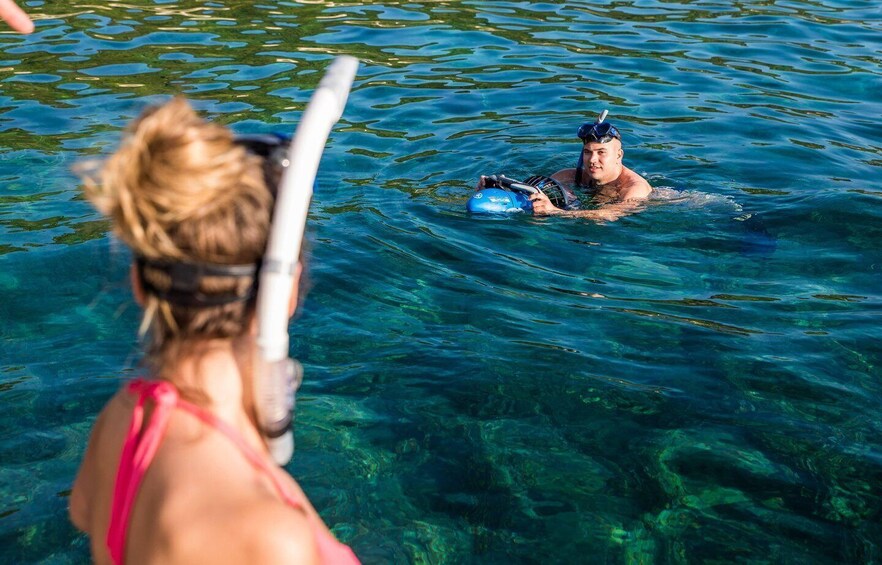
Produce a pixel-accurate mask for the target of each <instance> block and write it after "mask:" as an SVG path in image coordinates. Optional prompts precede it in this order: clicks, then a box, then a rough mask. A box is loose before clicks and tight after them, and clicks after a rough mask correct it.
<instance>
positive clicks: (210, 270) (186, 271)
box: [135, 256, 260, 307]
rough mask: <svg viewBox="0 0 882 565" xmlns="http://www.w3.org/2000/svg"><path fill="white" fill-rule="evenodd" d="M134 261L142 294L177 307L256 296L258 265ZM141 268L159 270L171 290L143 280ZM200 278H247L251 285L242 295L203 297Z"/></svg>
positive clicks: (206, 304) (228, 293) (242, 299)
mask: <svg viewBox="0 0 882 565" xmlns="http://www.w3.org/2000/svg"><path fill="white" fill-rule="evenodd" d="M135 262H136V266H137V269H138V278H139V279H140V281H141V284H142V285H143V287H144V290H145V292H147V293H149V294H152V295H154V296H156V297H157V298H160V299H162V300H167V301H168V302H170V303H172V304H175V305H177V306H195V307H204V306H221V305H223V304H232V303H234V302H243V301H245V300H250V299H251V298H253V297H254V296H256V293H257V273H258V271H259V269H260V265H259V264H251V265H215V264H211V263H185V262H171V261H154V260H151V259H147V258H145V257H140V256H139V257H137V258H136V259H135ZM145 267H150V268H151V269H158V270H160V271H163V272H164V273H165V274H166V275H167V276H168V277H169V278H170V279H171V287H170V288H168V289H167V290H162V289H159V288H156V286H154V285H153V284H151V283H150V282H149V281H147V280H146V278H145V277H144V269H145ZM203 277H250V278H251V279H253V281H254V282H253V283H252V284H251V286H249V287H248V290H247V291H245V293H244V294H238V293H236V292H224V293H219V294H204V293H202V292H199V284H200V282H201V281H202V278H203Z"/></svg>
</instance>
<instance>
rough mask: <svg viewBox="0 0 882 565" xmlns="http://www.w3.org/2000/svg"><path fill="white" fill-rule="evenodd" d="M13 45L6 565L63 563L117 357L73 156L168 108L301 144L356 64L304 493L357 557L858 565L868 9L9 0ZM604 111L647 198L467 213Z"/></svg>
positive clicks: (128, 343)
mask: <svg viewBox="0 0 882 565" xmlns="http://www.w3.org/2000/svg"><path fill="white" fill-rule="evenodd" d="M26 7H27V9H28V10H29V12H30V13H31V14H32V15H34V16H35V19H36V24H37V29H36V32H35V33H34V34H33V35H31V36H27V37H22V36H18V35H15V34H12V33H11V32H7V33H2V34H0V50H2V55H0V88H2V89H0V291H2V292H0V320H2V323H0V336H2V339H0V422H2V426H0V429H2V430H4V432H3V433H2V435H0V547H2V549H0V561H2V562H7V561H8V562H11V563H26V562H63V563H66V562H86V561H88V555H89V553H88V551H89V550H88V542H87V540H86V539H85V538H84V537H83V536H81V535H79V534H77V533H76V532H75V531H74V530H73V527H72V526H71V525H70V524H69V523H68V522H67V519H66V514H65V512H66V506H67V496H68V495H69V492H70V483H71V480H72V478H73V473H74V471H75V469H76V466H77V464H78V462H79V460H80V458H81V457H82V451H83V449H84V447H85V443H86V440H87V437H88V433H89V429H90V427H91V424H92V422H93V421H94V418H95V416H96V414H97V413H98V411H99V410H100V408H101V406H102V405H103V403H104V401H105V400H106V399H107V398H108V397H109V395H110V394H112V392H113V391H114V390H115V389H116V388H117V387H118V386H119V383H120V382H121V380H123V379H125V378H128V377H129V376H131V375H132V374H134V373H136V372H138V371H139V370H140V369H138V359H139V354H138V344H137V340H136V337H135V329H136V326H137V315H138V313H137V311H136V309H135V307H134V306H133V305H132V304H131V296H130V293H129V291H128V289H127V268H128V267H127V266H128V261H129V260H130V258H129V255H128V252H127V251H126V250H125V249H124V248H123V247H122V246H121V245H120V244H119V243H118V242H115V241H114V240H112V239H111V238H110V237H109V234H108V230H109V225H108V224H107V222H106V221H104V220H103V219H102V218H100V217H99V216H98V215H97V214H96V213H95V212H94V211H93V210H92V209H91V208H90V207H89V206H88V204H87V203H86V202H85V201H84V200H83V199H82V197H81V196H80V193H79V191H78V187H77V181H76V178H75V176H74V174H73V173H72V172H71V167H72V166H73V165H74V164H75V163H78V162H82V161H84V160H86V159H89V158H93V157H95V156H100V155H102V154H106V153H107V152H108V151H110V150H111V148H112V147H114V146H115V144H116V143H117V141H118V139H119V131H120V128H121V127H123V126H124V125H125V124H126V123H127V122H128V121H129V120H130V119H132V118H133V117H134V116H136V115H137V114H138V113H139V112H140V110H141V109H142V108H144V107H145V106H146V105H148V104H150V103H154V102H158V101H161V100H164V99H166V97H167V96H169V95H172V94H184V95H186V96H188V97H189V98H190V99H192V100H193V101H194V104H195V106H196V107H197V108H198V109H199V110H200V111H203V112H205V113H206V114H207V115H209V116H211V117H212V119H214V120H216V121H218V122H220V123H223V124H228V125H230V126H231V127H232V128H233V129H234V130H236V131H240V132H246V131H247V132H267V131H290V130H291V128H292V125H293V124H294V123H296V121H297V119H298V117H299V116H300V113H301V111H302V110H303V108H304V105H305V103H306V101H307V99H308V96H309V94H310V93H311V91H312V89H313V88H314V87H315V84H316V82H317V80H318V78H319V77H320V76H321V72H322V71H323V69H324V68H325V67H326V65H327V64H328V62H329V61H330V58H331V57H332V56H333V55H336V54H341V53H346V54H350V55H354V56H356V57H358V58H359V59H361V60H362V67H361V69H360V71H359V75H358V77H357V80H356V84H355V86H354V89H353V92H352V95H351V97H350V100H349V105H348V106H347V109H346V112H345V114H344V116H343V119H342V120H341V122H340V124H339V125H338V126H337V128H336V129H335V131H334V132H333V133H332V135H331V139H330V143H329V146H328V149H327V151H326V153H325V158H324V161H323V165H322V170H321V171H320V173H319V178H318V188H317V190H316V196H315V200H314V202H313V207H312V213H311V226H310V230H311V232H310V237H311V239H312V250H313V251H312V255H313V257H312V261H311V273H310V278H311V280H312V284H313V287H312V290H311V293H310V295H309V296H308V299H307V302H306V304H305V309H304V312H303V314H302V316H301V317H300V318H299V319H298V320H297V321H296V322H295V325H294V327H293V329H294V334H293V341H292V351H293V354H294V355H296V356H297V357H298V358H299V359H300V360H301V361H302V362H303V364H304V366H305V367H306V371H307V373H306V381H305V383H304V387H303V394H302V395H301V397H302V401H301V404H300V407H299V409H298V410H299V411H298V421H297V428H296V437H297V446H298V447H297V456H296V458H295V459H294V461H293V462H292V463H291V464H290V465H289V466H288V470H289V471H290V472H291V473H292V474H293V475H294V476H295V477H297V478H298V480H299V481H300V482H301V484H302V485H303V487H304V490H305V491H306V492H307V493H308V494H309V496H310V498H311V499H312V500H313V502H314V504H315V506H316V507H317V508H318V509H319V511H320V512H321V514H322V516H323V518H324V519H325V520H326V521H327V523H328V524H329V526H330V527H331V528H332V529H333V531H334V532H335V534H336V535H337V536H338V537H339V538H340V539H342V540H343V541H345V542H346V543H349V544H351V545H352V547H353V548H354V550H355V551H356V553H357V554H358V555H359V556H360V557H361V558H362V559H363V561H364V562H366V563H405V562H408V563H510V562H533V561H542V562H545V561H550V562H585V560H586V559H588V560H589V561H591V562H610V563H622V562H627V563H687V562H696V563H702V562H709V561H710V562H719V561H724V562H730V561H738V562H741V561H743V562H750V563H842V562H847V563H871V562H877V561H879V560H880V558H882V542H880V540H882V520H880V516H879V511H878V508H879V504H878V501H879V499H880V497H882V487H880V485H882V442H880V439H879V438H880V437H882V413H880V408H879V402H878V399H879V398H880V397H882V384H880V383H882V381H880V379H879V376H880V369H879V365H880V348H879V347H878V345H877V342H878V340H879V338H880V337H882V333H880V330H879V323H878V322H879V316H880V312H882V295H880V292H879V289H880V288H882V287H880V284H879V281H880V275H882V253H880V250H882V248H880V246H879V241H880V238H882V229H880V226H882V207H880V203H882V200H880V198H882V183H880V167H882V128H880V127H879V124H878V116H879V115H882V104H880V103H879V101H878V93H879V92H882V73H880V71H879V69H880V64H882V41H880V39H879V38H880V37H882V34H880V32H882V20H880V19H879V10H878V7H877V6H875V5H872V3H866V2H856V1H846V0H812V1H810V2H787V1H775V2H758V1H751V0H747V1H739V2H735V3H726V2H718V1H715V0H702V1H696V2H668V1H659V0H653V1H648V2H635V1H626V2H619V3H615V4H609V5H606V4H598V3H591V2H568V3H562V4H555V3H528V2H449V1H440V2H407V3H398V2H393V3H385V4H370V3H367V4H364V3H355V2H333V3H320V2H269V3H256V4H255V3H251V2H243V1H238V0H237V1H232V2H226V3H223V4H221V3H215V2H175V1H174V0H172V1H162V2H155V3H148V4H143V5H139V4H119V3H110V4H107V5H100V6H99V5H91V4H90V5H86V4H76V3H69V2H62V3H31V4H29V5H27V6H26ZM604 108H608V109H609V110H610V115H609V118H608V119H609V120H610V121H612V122H613V123H615V124H616V125H617V126H618V127H619V128H620V129H621V131H622V134H623V138H624V144H625V151H626V154H625V162H626V164H627V165H628V166H630V167H631V168H633V169H634V170H635V171H637V172H639V173H641V174H643V175H645V176H646V177H647V178H648V179H649V180H650V181H651V182H652V183H653V185H655V186H656V187H658V188H659V190H657V191H656V193H655V194H654V196H653V198H652V199H651V200H650V201H649V202H648V203H647V205H646V206H645V209H643V211H641V212H639V213H637V214H634V215H632V216H629V217H626V218H624V219H622V220H620V221H618V222H615V223H609V224H596V223H592V222H588V221H583V220H573V219H562V218H553V219H548V218H537V217H532V216H530V215H528V214H521V215H517V216H511V217H492V218H476V217H471V216H468V215H467V214H466V213H465V202H466V200H467V199H468V197H469V196H470V194H471V193H472V190H473V187H474V185H475V182H476V180H477V178H478V176H479V175H482V174H493V173H504V174H507V175H508V176H511V177H513V178H524V177H526V176H529V175H532V174H550V173H553V172H554V171H556V170H559V169H562V168H566V167H572V166H574V164H575V161H576V158H577V157H578V154H579V145H578V140H577V139H576V137H575V132H576V129H577V128H578V126H579V125H580V124H581V123H582V122H584V121H586V120H593V119H594V117H595V116H596V115H597V114H598V113H599V112H600V111H601V110H602V109H604Z"/></svg>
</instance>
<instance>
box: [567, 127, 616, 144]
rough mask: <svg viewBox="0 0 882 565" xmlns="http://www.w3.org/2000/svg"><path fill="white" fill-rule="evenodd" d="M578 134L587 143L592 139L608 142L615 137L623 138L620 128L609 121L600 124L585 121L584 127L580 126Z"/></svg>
mask: <svg viewBox="0 0 882 565" xmlns="http://www.w3.org/2000/svg"><path fill="white" fill-rule="evenodd" d="M578 136H579V139H581V140H582V141H584V142H585V143H588V142H590V141H593V142H599V143H606V142H608V141H610V140H611V139H613V138H617V139H621V135H620V134H619V130H617V129H616V127H615V126H614V125H612V124H611V123H608V122H604V123H600V124H598V123H591V122H587V123H584V124H582V127H580V128H579V132H578Z"/></svg>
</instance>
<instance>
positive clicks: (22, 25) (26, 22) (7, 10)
mask: <svg viewBox="0 0 882 565" xmlns="http://www.w3.org/2000/svg"><path fill="white" fill-rule="evenodd" d="M0 18H2V19H3V20H5V21H6V23H8V24H9V27H11V28H12V29H14V30H15V31H17V32H18V33H31V32H32V31H34V22H32V21H31V18H29V17H28V15H27V14H25V13H24V11H23V10H22V9H21V8H19V7H18V6H17V5H16V3H15V2H13V1H12V0H0Z"/></svg>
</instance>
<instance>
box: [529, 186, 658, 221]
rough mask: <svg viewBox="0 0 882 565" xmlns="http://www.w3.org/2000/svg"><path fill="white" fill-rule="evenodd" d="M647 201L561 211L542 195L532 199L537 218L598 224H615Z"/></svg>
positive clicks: (615, 203)
mask: <svg viewBox="0 0 882 565" xmlns="http://www.w3.org/2000/svg"><path fill="white" fill-rule="evenodd" d="M645 200H646V199H645V198H642V199H631V200H624V201H621V202H612V203H610V204H605V205H603V206H601V207H600V208H597V209H596V210H561V209H560V208H557V207H556V206H555V205H554V204H552V203H551V201H550V200H548V197H547V196H545V195H544V194H542V193H541V192H540V193H538V194H534V195H532V196H531V197H530V201H531V202H532V203H533V214H535V215H537V216H566V217H569V218H585V219H588V220H595V221H598V222H614V221H616V220H618V219H619V218H622V217H624V216H628V215H630V214H633V213H635V212H639V211H640V210H642V209H643V204H644V201H645Z"/></svg>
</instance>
